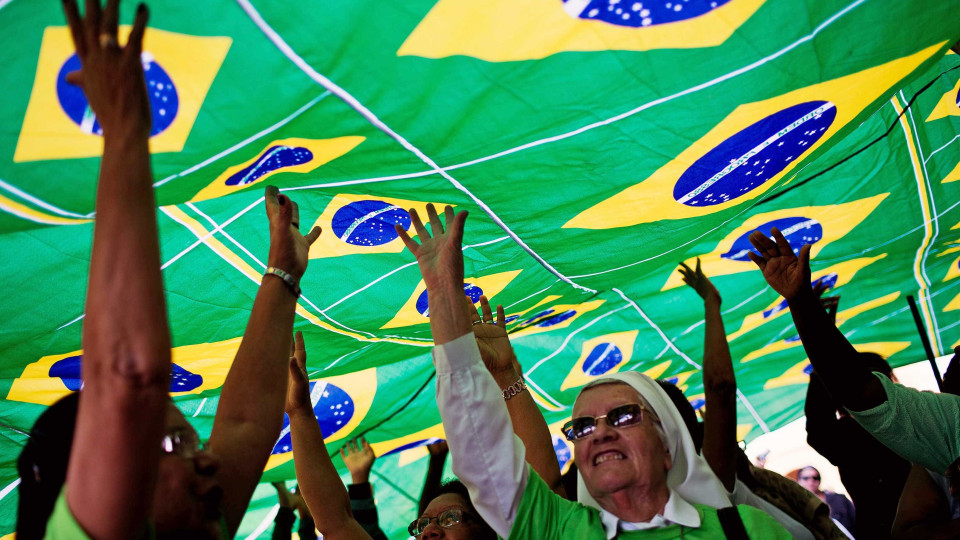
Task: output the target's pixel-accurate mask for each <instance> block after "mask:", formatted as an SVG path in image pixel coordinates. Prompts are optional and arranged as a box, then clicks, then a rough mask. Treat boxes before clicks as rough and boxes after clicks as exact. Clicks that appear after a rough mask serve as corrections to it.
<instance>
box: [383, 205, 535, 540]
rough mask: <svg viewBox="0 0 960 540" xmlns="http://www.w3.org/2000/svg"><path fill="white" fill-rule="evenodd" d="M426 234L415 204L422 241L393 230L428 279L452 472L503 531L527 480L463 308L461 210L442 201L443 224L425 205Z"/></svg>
mask: <svg viewBox="0 0 960 540" xmlns="http://www.w3.org/2000/svg"><path fill="white" fill-rule="evenodd" d="M427 213H428V215H429V216H430V228H431V229H432V231H433V235H432V236H431V235H430V233H429V232H427V229H426V227H424V226H423V223H422V222H421V221H420V217H419V216H418V215H417V212H416V211H415V210H410V221H411V222H412V224H413V226H414V228H415V230H416V231H417V235H418V237H419V239H420V242H421V243H419V244H418V243H417V242H416V241H414V240H413V239H412V238H410V235H408V234H407V232H406V231H405V230H404V229H403V228H402V227H399V226H398V227H397V234H399V235H400V238H401V239H402V240H403V242H404V244H405V245H406V246H407V249H409V250H410V252H411V253H413V255H414V256H415V257H416V258H417V263H418V265H419V267H420V273H421V274H422V275H423V281H424V283H425V284H426V286H427V298H428V301H429V304H430V330H431V331H432V332H433V339H434V343H435V344H436V346H435V347H434V349H433V361H434V365H435V366H436V369H437V406H438V408H439V409H440V417H441V419H442V420H443V429H444V432H445V433H446V436H447V444H448V445H449V447H450V456H451V458H452V461H453V472H454V474H456V475H457V477H458V478H459V479H460V480H461V481H462V482H463V483H464V484H465V485H466V486H467V488H468V489H469V491H470V499H471V501H472V502H473V504H474V506H475V507H476V509H477V512H478V513H479V514H480V515H481V516H482V517H483V519H484V521H486V522H487V524H488V525H490V527H491V528H492V529H493V530H494V531H495V532H496V533H497V534H498V535H500V536H501V537H502V538H507V537H508V536H509V534H510V529H511V527H512V526H513V521H514V519H515V517H516V512H517V508H518V507H519V505H520V497H521V495H522V494H523V491H524V489H525V488H526V485H527V474H528V469H527V465H526V463H525V462H524V449H523V444H522V443H521V442H520V440H519V439H517V438H516V437H515V436H514V434H513V426H512V425H511V424H510V416H509V414H508V413H507V408H506V407H505V406H504V404H503V397H502V393H501V391H500V387H499V386H498V385H497V383H496V382H495V381H494V380H493V377H491V376H490V374H489V373H487V370H486V368H484V366H483V361H482V360H481V358H480V351H479V349H478V348H477V342H476V339H475V338H474V336H473V332H471V324H470V315H469V314H468V313H467V312H466V311H465V310H464V309H463V252H462V246H461V243H462V239H463V224H464V221H466V218H467V213H466V212H460V213H459V214H456V215H454V213H453V208H451V207H449V206H448V207H446V209H445V211H444V213H445V216H446V224H447V230H446V231H444V227H443V224H442V223H441V222H440V217H439V216H438V215H437V211H436V209H435V208H434V207H433V205H427Z"/></svg>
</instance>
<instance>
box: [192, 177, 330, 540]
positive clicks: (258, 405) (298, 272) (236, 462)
mask: <svg viewBox="0 0 960 540" xmlns="http://www.w3.org/2000/svg"><path fill="white" fill-rule="evenodd" d="M265 200H266V209H267V218H268V220H269V222H270V252H269V255H268V257H267V264H268V266H269V267H271V268H275V269H278V270H279V271H280V272H282V273H285V274H287V275H288V277H289V279H290V280H291V283H287V282H286V281H285V279H283V278H282V277H280V275H278V274H273V273H267V274H265V275H264V276H263V282H262V283H261V284H260V289H259V290H258V291H257V296H256V298H255V299H254V301H253V309H252V311H251V312H250V321H249V322H248V323H247V329H246V331H245V332H244V333H243V339H242V340H241V342H240V348H239V350H238V351H237V356H236V358H235V359H234V361H233V365H232V366H230V372H229V373H228V374H227V380H226V381H225V382H224V384H223V391H222V392H221V394H220V402H219V404H218V405H217V414H216V417H215V418H214V422H213V431H212V433H211V434H210V447H211V449H212V450H213V451H214V452H215V453H216V454H218V455H219V456H220V457H221V460H222V465H221V467H220V473H219V478H220V484H221V485H222V486H223V512H224V516H225V518H226V521H227V528H228V529H229V533H230V535H231V536H232V535H233V534H235V533H236V531H237V527H239V525H240V520H241V519H242V518H243V514H244V513H245V512H246V510H247V505H248V504H249V503H250V496H251V495H253V490H254V488H256V486H257V482H259V480H260V475H261V474H262V473H263V467H264V466H265V465H266V463H267V458H268V457H270V450H271V449H272V448H273V445H274V444H275V443H276V441H277V437H278V436H279V435H280V429H281V427H282V425H283V401H284V395H285V392H286V387H287V363H288V362H287V361H288V358H289V350H290V337H289V336H290V329H291V328H292V327H293V316H294V311H295V309H296V304H297V296H298V295H299V282H300V278H301V277H302V276H303V273H304V271H305V270H306V269H307V260H308V259H307V253H308V251H309V249H310V244H311V243H313V241H314V240H316V239H317V237H318V236H320V229H319V227H314V228H313V230H311V231H310V233H309V234H308V235H307V236H303V235H302V234H300V230H299V227H300V213H299V210H298V208H297V204H296V203H295V202H293V201H291V200H290V199H289V198H287V196H286V195H281V194H280V193H279V190H277V188H276V187H274V186H267V189H266V194H265ZM294 285H295V286H294ZM295 289H296V291H297V292H295Z"/></svg>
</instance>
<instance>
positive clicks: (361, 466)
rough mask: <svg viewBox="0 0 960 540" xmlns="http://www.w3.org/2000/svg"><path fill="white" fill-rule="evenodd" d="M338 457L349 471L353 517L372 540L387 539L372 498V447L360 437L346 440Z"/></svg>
mask: <svg viewBox="0 0 960 540" xmlns="http://www.w3.org/2000/svg"><path fill="white" fill-rule="evenodd" d="M340 457H341V458H343V464H344V465H346V466H347V470H348V471H350V479H351V481H352V483H351V484H350V485H349V486H347V494H348V495H349V496H350V509H351V510H352V511H353V517H354V518H355V519H356V520H357V522H358V523H360V526H361V527H363V530H365V531H367V534H369V535H370V537H371V538H373V540H387V535H386V534H384V533H383V531H382V530H381V529H380V518H379V517H378V516H377V504H376V502H374V500H373V486H371V484H370V470H371V469H373V464H374V462H375V461H376V460H377V456H376V454H374V453H373V448H370V444H368V443H367V440H366V439H364V438H363V437H360V438H359V439H353V440H350V441H347V444H345V445H344V446H343V447H342V448H341V449H340Z"/></svg>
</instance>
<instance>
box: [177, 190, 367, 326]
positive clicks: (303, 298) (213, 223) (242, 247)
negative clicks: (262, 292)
mask: <svg viewBox="0 0 960 540" xmlns="http://www.w3.org/2000/svg"><path fill="white" fill-rule="evenodd" d="M187 207H189V208H190V209H191V210H193V211H194V212H196V213H197V214H198V215H200V216H201V217H203V218H204V219H206V220H207V222H209V223H210V225H212V226H213V227H214V228H216V229H219V230H220V234H222V235H223V236H224V237H225V238H226V239H227V240H229V241H230V242H231V243H233V244H234V245H235V246H237V247H238V248H240V249H241V250H242V251H243V252H244V253H245V254H246V255H247V257H250V258H251V259H253V260H254V261H256V263H257V264H259V265H260V266H261V267H262V268H264V269H266V268H267V265H266V264H264V263H263V262H262V261H261V260H260V259H258V258H257V257H256V256H255V255H254V254H253V253H251V252H250V250H249V249H247V248H246V247H244V246H242V245H241V244H240V242H237V241H236V239H234V238H233V237H232V236H230V234H229V233H227V231H225V230H223V228H222V227H221V226H220V225H218V224H217V222H216V221H214V220H213V218H211V217H210V216H208V215H207V214H205V213H203V212H201V211H200V209H199V208H197V207H196V206H195V205H194V204H193V203H187ZM217 255H218V256H219V255H220V254H219V253H218V254H217ZM221 258H222V257H221ZM300 299H301V300H303V301H304V302H306V303H307V305H309V306H310V307H312V308H313V309H315V310H317V312H319V313H320V315H322V316H323V317H324V318H326V319H327V320H328V321H330V322H331V323H333V324H335V325H337V326H339V327H340V328H343V329H344V330H347V331H349V332H356V333H358V334H364V335H366V336H367V337H370V338H372V337H376V336H374V335H373V334H371V333H370V332H365V331H363V330H357V329H354V328H350V327H349V326H347V325H345V324H343V323H341V322H339V321H337V320H334V319H333V318H332V317H330V316H328V315H327V314H326V313H324V312H323V310H321V309H320V308H318V307H317V305H316V304H314V303H313V302H311V301H310V299H309V298H307V297H306V295H304V294H302V293H301V294H300Z"/></svg>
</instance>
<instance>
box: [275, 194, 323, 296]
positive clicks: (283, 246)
mask: <svg viewBox="0 0 960 540" xmlns="http://www.w3.org/2000/svg"><path fill="white" fill-rule="evenodd" d="M264 199H265V201H266V207H267V219H269V220H270V254H269V255H268V256H267V265H268V266H273V267H275V268H279V269H280V270H283V271H284V272H287V273H288V274H290V275H291V276H293V278H294V279H296V280H297V281H298V282H299V281H300V278H301V277H303V273H304V271H306V269H307V262H308V261H309V253H310V245H311V244H313V242H314V241H315V240H316V239H317V238H319V237H320V227H314V228H313V229H311V230H310V232H309V233H308V234H307V235H306V236H304V235H302V234H300V208H299V207H298V206H297V203H295V202H293V201H292V200H290V198H289V197H287V196H286V195H283V194H281V193H280V190H279V189H277V187H276V186H267V189H266V194H265V195H264Z"/></svg>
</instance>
